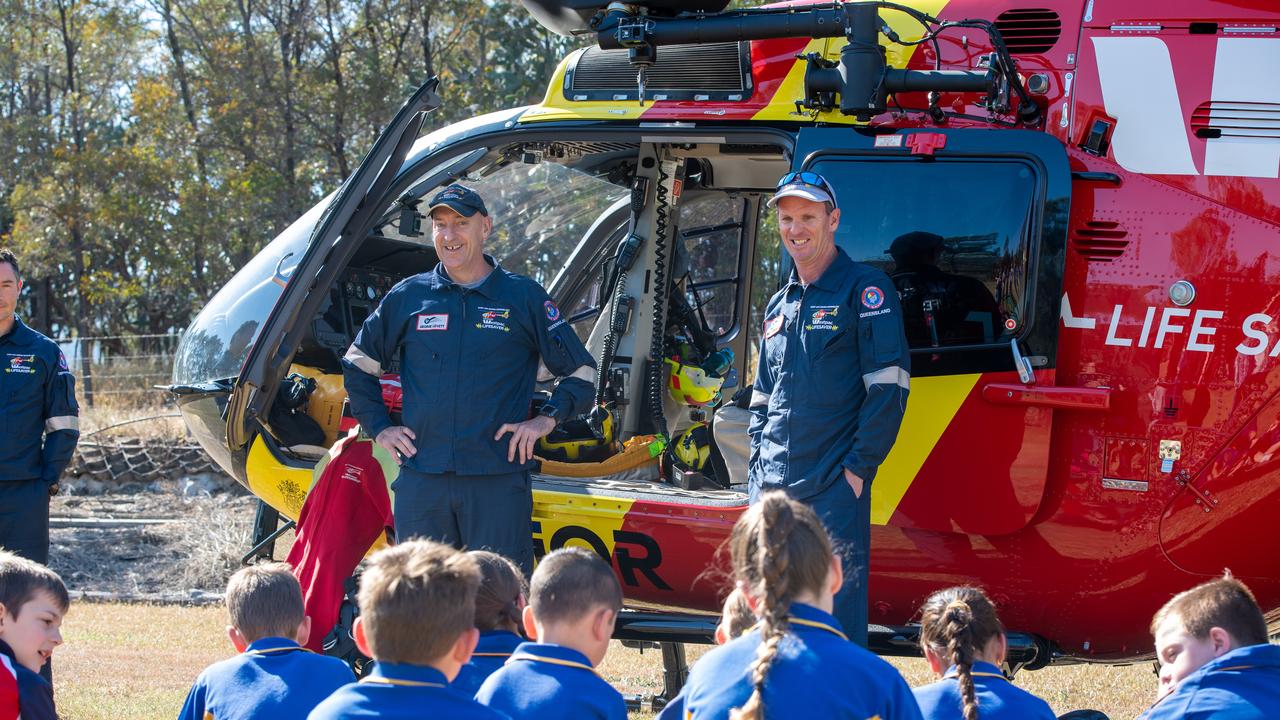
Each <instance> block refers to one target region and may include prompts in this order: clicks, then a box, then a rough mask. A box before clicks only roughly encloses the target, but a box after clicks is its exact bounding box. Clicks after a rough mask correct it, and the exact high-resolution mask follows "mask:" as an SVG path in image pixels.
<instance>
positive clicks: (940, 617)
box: [920, 587, 1004, 720]
mask: <svg viewBox="0 0 1280 720" xmlns="http://www.w3.org/2000/svg"><path fill="white" fill-rule="evenodd" d="M1002 633H1004V626H1003V625H1001V624H1000V618H999V617H997V616H996V607H995V605H994V604H992V602H991V599H990V598H988V597H987V596H986V593H984V592H982V591H981V590H979V589H978V588H973V587H953V588H947V589H945V590H939V591H938V592H936V593H934V594H933V595H930V596H929V599H928V600H925V601H924V605H923V606H922V607H921V608H920V644H921V645H923V646H925V647H926V648H928V649H929V650H930V651H931V652H933V654H935V655H937V656H938V657H940V658H942V659H943V660H945V661H946V662H947V663H948V664H950V665H954V666H955V667H956V674H957V680H958V682H959V683H960V698H961V700H962V701H963V703H964V718H965V720H978V698H977V695H976V692H975V690H974V686H973V663H974V660H975V656H977V655H978V653H980V652H982V651H983V649H984V648H986V647H987V644H988V643H989V642H991V640H992V639H993V638H997V637H999V636H1000V635H1001V634H1002Z"/></svg>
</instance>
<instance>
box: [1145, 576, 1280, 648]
mask: <svg viewBox="0 0 1280 720" xmlns="http://www.w3.org/2000/svg"><path fill="white" fill-rule="evenodd" d="M1171 617H1176V618H1177V619H1178V620H1180V621H1181V622H1182V627H1183V628H1184V629H1185V630H1186V631H1187V634H1188V635H1191V636H1192V637H1195V638H1199V639H1201V640H1203V639H1205V638H1207V637H1208V636H1209V630H1210V629H1212V628H1215V627H1218V628H1222V629H1223V630H1226V631H1227V634H1228V635H1230V636H1231V640H1232V642H1233V643H1234V644H1233V647H1237V648H1238V647H1245V646H1248V645H1262V644H1265V643H1266V642H1267V621H1266V618H1265V617H1263V615H1262V610H1261V609H1260V608H1259V607H1258V601H1257V600H1255V599H1254V597H1253V593H1252V592H1250V591H1249V588H1247V587H1245V584H1244V583H1242V582H1240V581H1239V580H1236V579H1235V578H1234V577H1232V576H1231V572H1230V571H1227V572H1226V573H1225V574H1224V575H1223V576H1222V577H1220V578H1217V579H1214V580H1210V581H1209V582H1206V583H1202V584H1200V585H1197V586H1195V587H1193V588H1191V589H1190V590H1186V591H1184V592H1181V593H1178V594H1177V595H1175V596H1174V597H1173V599H1172V600H1170V601H1169V602H1167V603H1165V604H1164V607H1162V608H1160V610H1159V612H1157V613H1156V614H1155V617H1154V618H1152V620H1151V634H1152V635H1156V634H1157V631H1158V630H1159V628H1160V625H1161V624H1162V623H1163V622H1164V621H1165V620H1167V619H1169V618H1171Z"/></svg>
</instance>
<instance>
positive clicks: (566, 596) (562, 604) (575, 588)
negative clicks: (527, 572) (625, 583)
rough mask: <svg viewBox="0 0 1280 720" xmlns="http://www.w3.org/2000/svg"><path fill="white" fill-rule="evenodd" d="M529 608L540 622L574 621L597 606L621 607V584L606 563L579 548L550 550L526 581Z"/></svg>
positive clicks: (606, 607) (552, 623) (617, 608)
mask: <svg viewBox="0 0 1280 720" xmlns="http://www.w3.org/2000/svg"><path fill="white" fill-rule="evenodd" d="M529 607H530V608H532V609H533V616H534V618H536V619H537V621H538V622H539V623H542V624H545V625H554V624H558V623H565V622H570V623H571V622H576V621H577V620H579V619H581V618H583V617H586V616H587V615H589V614H591V613H592V612H594V611H595V610H597V609H599V608H605V609H607V610H611V611H613V612H617V611H618V610H621V609H622V586H621V585H620V584H618V578H616V577H614V575H613V569H612V568H611V567H609V563H607V562H605V561H604V560H603V559H601V558H600V556H599V555H596V554H595V553H593V552H591V551H590V550H584V549H583V548H579V547H567V548H561V549H559V550H556V551H554V552H552V553H549V554H548V555H546V556H545V557H543V558H542V560H540V561H539V562H538V567H537V568H535V569H534V571H533V578H532V579H531V580H530V582H529Z"/></svg>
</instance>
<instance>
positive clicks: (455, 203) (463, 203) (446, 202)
mask: <svg viewBox="0 0 1280 720" xmlns="http://www.w3.org/2000/svg"><path fill="white" fill-rule="evenodd" d="M441 206H443V207H447V208H449V209H451V210H453V211H454V212H456V213H458V214H459V215H461V216H463V217H471V216H472V215H475V214H476V213H480V214H481V215H484V216H485V217H489V208H487V207H485V206H484V200H482V199H480V195H479V194H477V193H476V191H475V190H472V189H470V188H465V187H463V186H461V185H457V184H454V185H450V186H449V187H447V188H445V189H443V190H441V191H440V192H438V193H436V195H435V197H433V198H431V205H430V206H428V207H427V214H428V215H430V214H431V213H432V212H433V211H434V210H435V209H436V208H438V207H441Z"/></svg>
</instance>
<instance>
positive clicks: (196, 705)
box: [0, 492, 1280, 720]
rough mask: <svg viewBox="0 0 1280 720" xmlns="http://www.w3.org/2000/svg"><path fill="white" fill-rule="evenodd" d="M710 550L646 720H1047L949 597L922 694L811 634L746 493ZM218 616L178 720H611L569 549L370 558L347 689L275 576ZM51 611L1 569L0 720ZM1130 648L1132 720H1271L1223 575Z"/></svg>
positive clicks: (1245, 608) (1276, 655) (786, 551)
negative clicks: (1152, 675)
mask: <svg viewBox="0 0 1280 720" xmlns="http://www.w3.org/2000/svg"><path fill="white" fill-rule="evenodd" d="M729 550H730V557H731V563H732V570H733V576H734V581H735V588H734V589H733V591H732V592H731V593H730V594H729V596H728V598H727V599H726V601H725V606H724V613H723V617H722V619H721V623H720V625H719V627H718V628H717V629H716V641H717V643H719V644H720V647H717V648H715V649H713V650H712V651H710V652H708V653H707V654H706V655H704V656H703V657H702V658H701V659H700V660H699V661H698V662H697V663H696V664H695V665H694V667H693V669H692V672H691V673H690V675H689V679H688V682H687V683H686V684H685V686H684V688H683V690H682V691H681V692H680V694H679V696H678V697H676V698H675V699H674V700H673V701H672V702H671V703H669V704H668V705H667V706H666V708H665V709H664V710H663V712H662V714H661V715H660V716H659V717H660V719H661V720H686V719H690V718H692V719H695V720H702V719H703V718H715V719H717V720H729V719H730V718H732V719H733V720H764V719H765V718H791V717H795V718H857V719H858V720H864V719H866V718H880V720H902V719H906V720H916V719H917V718H928V719H929V720H952V719H954V720H960V719H961V718H963V720H977V719H978V718H983V720H1012V719H1013V718H1020V719H1023V718H1030V719H1031V720H1041V719H1043V720H1052V719H1053V718H1054V714H1053V711H1052V710H1051V709H1050V708H1049V705H1048V704H1047V703H1045V702H1044V701H1043V700H1041V699H1039V698H1037V697H1035V696H1034V695H1032V694H1030V693H1028V692H1026V691H1025V690H1022V689H1020V688H1018V687H1016V686H1014V685H1013V684H1012V683H1010V682H1009V681H1008V680H1007V679H1006V677H1005V675H1004V673H1003V672H1002V671H1001V669H1000V668H1001V665H1002V664H1003V662H1004V659H1005V653H1006V650H1007V641H1006V637H1005V632H1004V628H1003V627H1002V626H1001V624H1000V620H999V619H998V617H997V616H996V610H995V607H994V605H993V604H992V602H991V600H990V599H989V598H987V596H986V595H985V594H984V593H983V592H982V591H981V590H978V589H975V588H970V587H957V588H948V589H945V590H942V591H939V592H937V593H935V594H934V595H932V596H931V597H930V598H929V599H928V600H927V601H926V602H925V603H924V606H923V607H922V609H921V617H920V622H921V632H920V643H921V649H922V651H923V654H924V656H925V658H926V660H927V661H928V663H929V667H930V668H931V669H932V670H933V672H934V673H935V674H936V675H937V677H938V680H937V681H936V682H934V683H931V684H929V685H925V686H923V687H919V688H916V689H915V690H914V691H913V690H912V689H911V688H910V687H908V686H907V683H906V681H905V680H903V678H902V676H901V675H900V674H899V673H898V671H897V670H896V669H894V667H893V666H891V665H889V664H888V663H887V662H885V661H884V660H882V659H880V658H879V657H877V656H876V655H874V654H872V653H871V652H869V651H867V650H865V649H863V648H861V647H859V646H858V645H855V644H854V643H851V642H849V641H848V640H847V639H846V637H845V635H844V633H843V632H842V629H841V628H840V625H839V623H838V622H837V621H836V619H835V618H834V617H832V615H831V612H832V605H833V599H834V596H835V593H836V591H837V590H839V589H840V586H841V584H842V582H843V577H842V570H841V563H840V561H839V557H838V556H837V555H836V553H835V552H834V550H833V548H832V544H831V540H830V538H829V537H828V535H827V533H826V530H825V529H824V528H823V526H822V524H821V522H820V521H819V520H818V517H817V516H816V515H815V514H814V512H813V510H812V509H810V508H809V506H807V505H805V504H803V503H800V502H797V501H795V500H792V499H790V498H789V497H787V496H786V495H785V494H783V493H781V492H774V493H768V494H766V495H765V496H764V497H763V498H762V499H761V501H760V502H758V503H757V504H755V505H753V506H752V507H751V508H749V509H748V510H747V511H746V512H745V513H744V514H743V515H742V517H741V518H740V519H739V520H738V522H737V524H736V525H735V526H734V528H733V532H732V534H731V536H730V539H729ZM526 598H527V603H526ZM226 602H227V606H228V609H229V611H230V616H231V623H232V625H231V627H229V628H228V635H229V636H230V639H231V642H232V644H233V645H234V646H235V647H236V649H237V650H238V651H240V654H239V655H237V656H235V657H233V658H231V659H229V660H224V661H222V662H219V663H215V664H214V665H212V666H210V667H209V668H208V669H206V670H205V671H204V672H203V673H201V674H200V676H199V677H198V678H197V680H196V682H195V685H194V686H193V687H192V689H191V692H190V694H189V696H188V697H187V701H186V704H185V706H184V707H183V710H182V714H181V716H180V720H186V719H188V718H189V719H190V720H207V719H209V718H214V719H216V720H233V719H235V718H303V717H309V718H312V719H313V720H330V719H336V718H365V717H369V718H389V719H391V718H419V717H422V718H457V719H459V720H468V719H471V718H475V719H485V720H491V719H501V718H514V719H519V720H541V719H542V718H566V719H573V720H578V719H588V720H589V719H593V718H601V719H604V720H614V719H618V720H622V719H624V718H626V717H627V711H626V705H625V703H624V701H623V698H622V695H621V694H620V693H619V692H618V691H617V690H615V689H614V688H613V687H611V686H610V685H609V684H608V683H607V682H605V680H604V679H602V678H601V677H600V676H599V674H598V673H597V671H596V667H597V666H598V665H599V663H600V662H601V661H602V660H603V659H604V656H605V652H606V650H607V648H608V645H609V639H610V637H611V636H612V634H613V629H614V622H615V620H616V619H617V615H618V611H619V610H620V609H621V607H622V591H621V588H620V586H619V585H618V581H617V579H616V578H615V577H614V575H613V572H612V570H611V568H610V567H609V565H608V563H606V562H605V561H604V560H602V559H601V558H600V557H599V556H598V555H596V554H594V553H592V552H589V551H586V550H583V549H580V548H564V549H561V550H556V551H555V552H552V553H550V554H548V555H547V556H545V557H544V558H542V560H541V562H539V563H538V566H537V569H536V570H535V571H534V573H533V577H532V579H531V581H530V582H529V584H528V586H527V588H526V585H525V580H524V578H523V576H522V575H521V573H520V570H519V569H518V568H517V567H516V566H515V565H514V564H513V563H512V562H510V561H509V560H507V559H506V558H503V557H501V556H499V555H495V554H493V553H490V552H485V551H473V552H460V551H458V550H454V549H453V548H450V547H448V546H445V545H441V544H439V543H435V542H431V541H426V540H411V541H408V542H405V543H401V544H399V545H396V546H394V547H391V548H387V549H385V550H382V551H380V552H378V553H376V554H375V555H373V556H372V557H371V558H369V560H368V562H367V564H366V568H365V570H364V573H363V576H362V579H361V583H360V592H359V606H360V616H359V618H357V620H356V622H355V625H354V628H353V633H354V638H355V642H356V644H357V646H358V647H359V648H360V650H361V651H362V652H364V653H365V654H366V655H368V656H370V657H372V658H373V659H374V660H375V661H376V662H375V663H374V665H373V666H372V669H371V671H370V672H369V673H368V675H367V676H366V677H364V678H361V679H360V680H359V681H356V679H355V677H354V676H353V675H352V672H351V670H350V669H349V668H348V667H347V666H346V665H345V664H344V663H342V662H341V661H338V660H336V659H333V658H329V657H325V656H322V655H317V654H313V653H310V652H308V651H307V650H305V649H304V648H303V647H302V646H303V645H304V644H305V643H306V641H307V638H308V636H309V634H310V630H311V627H310V620H309V619H308V618H307V617H305V615H304V613H303V609H302V608H303V606H302V593H301V589H300V586H299V585H298V582H297V580H296V579H295V578H294V576H293V575H292V574H291V573H290V571H289V568H288V566H286V565H283V564H268V565H258V566H253V567H249V568H245V569H242V570H240V571H239V572H237V573H236V574H235V575H234V576H233V577H232V578H231V581H230V583H229V584H228V586H227V593H226ZM67 607H68V596H67V591H66V588H65V587H64V586H63V584H62V581H61V580H60V579H59V578H58V576H57V575H56V574H54V573H53V572H52V571H50V570H48V569H47V568H44V567H43V566H40V565H37V564H36V563H32V562H30V561H27V560H22V559H20V558H17V557H16V556H13V555H11V554H9V553H5V552H3V551H0V719H7V718H14V717H21V718H24V719H25V720H44V719H45V718H49V719H50V720H52V719H53V718H55V717H56V715H55V713H54V705H53V695H52V691H51V690H50V687H49V684H48V683H47V682H46V681H45V680H44V679H43V678H41V677H40V676H39V675H38V672H39V670H40V668H41V667H42V666H43V665H44V664H45V662H46V661H47V660H48V658H49V655H50V654H51V653H52V651H53V648H54V647H56V646H57V645H58V644H59V643H61V641H62V638H61V636H60V635H59V634H58V626H59V625H60V623H61V619H62V616H63V615H64V614H65V613H66V610H67ZM1151 629H1152V634H1153V635H1154V636H1155V639H1156V653H1157V657H1158V661H1159V663H1160V667H1161V670H1160V681H1159V692H1158V694H1157V699H1156V702H1155V704H1154V705H1152V706H1151V708H1150V709H1148V710H1147V711H1146V713H1144V714H1143V715H1142V717H1141V720H1171V719H1172V718H1196V719H1197V720H1199V719H1208V718H1218V719H1219V720H1225V719H1226V718H1230V719H1231V720H1246V719H1248V720H1252V719H1255V718H1256V719H1259V720H1260V719H1261V718H1280V646H1274V645H1270V644H1268V641H1267V626H1266V622H1265V620H1264V618H1263V615H1262V612H1261V611H1260V610H1259V608H1258V605H1257V603H1256V601H1255V600H1254V598H1253V596H1252V594H1250V592H1249V590H1248V589H1247V588H1246V587H1245V586H1244V585H1243V584H1241V583H1240V582H1239V581H1237V580H1235V579H1233V578H1231V576H1230V574H1228V575H1227V576H1226V577H1223V578H1220V579H1217V580H1213V581H1210V582H1207V583H1204V584H1202V585H1200V586H1197V587H1195V588H1192V589H1191V590H1188V591H1186V592H1184V593H1182V594H1180V595H1178V596H1176V597H1174V598H1173V599H1172V600H1170V601H1169V602H1168V603H1167V604H1166V605H1165V606H1164V607H1163V608H1161V610H1160V611H1159V612H1158V613H1157V614H1156V616H1155V619H1154V620H1153V622H1152V626H1151ZM522 633H523V636H522ZM524 637H529V638H535V640H536V641H526V640H524ZM19 708H20V712H21V715H20V716H19V714H18V713H19Z"/></svg>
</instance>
